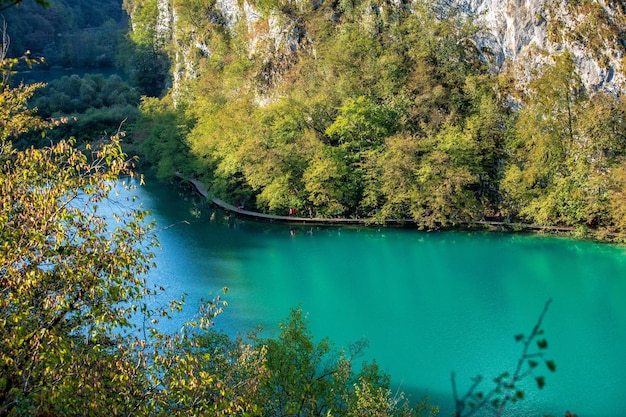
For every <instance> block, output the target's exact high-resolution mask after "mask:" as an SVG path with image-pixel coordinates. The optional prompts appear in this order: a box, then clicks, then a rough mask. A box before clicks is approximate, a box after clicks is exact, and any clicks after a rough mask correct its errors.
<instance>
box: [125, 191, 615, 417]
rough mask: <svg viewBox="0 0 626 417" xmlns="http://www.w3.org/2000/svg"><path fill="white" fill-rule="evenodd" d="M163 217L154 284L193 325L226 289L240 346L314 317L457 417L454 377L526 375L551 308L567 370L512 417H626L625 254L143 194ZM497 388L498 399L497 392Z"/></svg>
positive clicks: (557, 353) (175, 194) (531, 392)
mask: <svg viewBox="0 0 626 417" xmlns="http://www.w3.org/2000/svg"><path fill="white" fill-rule="evenodd" d="M136 193H138V194H139V196H140V199H141V201H142V202H143V205H144V207H145V208H147V209H149V210H151V211H152V213H153V216H154V218H155V220H156V222H157V226H158V228H159V232H158V237H159V239H160V241H161V245H162V249H161V250H158V251H157V253H156V255H157V257H156V264H157V268H156V269H155V270H154V271H153V272H152V273H151V275H150V276H149V280H150V281H151V282H154V283H157V284H159V285H163V286H164V287H165V288H166V289H167V296H168V297H170V298H176V297H179V296H180V295H181V294H182V293H186V294H187V307H186V309H185V311H184V317H181V318H180V319H178V320H174V321H172V322H171V323H169V324H168V326H169V330H172V331H174V330H176V328H177V326H179V325H180V323H181V321H182V320H183V319H184V318H185V317H189V316H190V315H193V313H194V311H195V309H196V307H197V305H198V302H199V299H200V298H209V299H210V298H212V297H214V296H215V295H217V294H219V293H220V289H221V288H222V287H228V288H229V289H230V290H229V292H228V294H227V295H226V297H225V298H226V299H227V300H228V303H229V305H228V307H227V308H226V311H225V312H224V313H223V315H221V316H220V317H218V319H217V323H216V325H217V326H218V327H219V328H221V329H223V330H224V331H225V332H227V333H229V334H231V335H235V334H237V333H239V332H242V333H245V332H247V331H248V330H250V329H253V328H255V327H256V326H257V325H259V324H261V325H263V326H264V328H265V329H266V331H268V332H275V331H276V329H277V324H278V322H279V320H281V319H283V318H285V317H286V316H287V315H288V312H289V309H290V308H293V307H298V306H300V307H301V308H302V309H303V310H304V311H305V312H308V313H309V319H310V324H311V329H312V331H313V334H314V335H315V336H316V337H319V338H321V337H325V336H328V337H329V338H330V339H331V340H333V341H334V342H335V343H336V345H337V346H339V347H341V346H347V345H348V344H350V343H352V342H355V341H357V340H359V339H362V338H367V339H368V340H369V349H368V351H367V354H366V359H368V360H369V359H371V358H376V360H377V362H378V363H379V365H380V366H381V367H382V369H383V370H385V371H387V372H389V373H390V374H391V375H392V381H393V383H394V386H399V387H400V389H402V390H404V391H405V392H407V393H409V394H410V395H411V396H412V398H414V399H420V398H421V397H422V396H425V395H428V396H430V398H431V402H432V403H436V404H439V405H440V406H441V408H442V412H441V414H440V415H441V416H445V417H448V416H450V413H451V410H452V404H451V402H452V394H451V384H450V374H451V372H452V371H455V372H456V374H457V382H458V385H459V390H460V391H464V390H465V389H466V388H467V387H468V386H469V385H470V384H471V378H472V377H474V376H476V375H478V374H480V375H483V376H484V377H485V379H486V380H487V381H489V380H491V379H492V378H493V377H495V376H497V375H498V374H499V373H501V372H503V371H506V370H513V368H514V366H515V361H516V358H517V356H518V355H519V352H520V351H521V349H522V345H521V344H520V343H516V342H515V340H514V335H516V334H518V333H526V334H528V332H530V330H531V329H532V327H533V325H534V324H535V322H536V320H537V317H538V316H539V314H540V312H541V310H542V308H543V306H544V304H545V302H546V300H547V299H549V298H551V299H553V302H552V304H551V307H550V310H549V312H548V314H547V316H546V317H545V320H544V326H543V328H544V330H545V337H546V338H547V340H548V342H549V348H548V350H547V352H546V355H547V356H546V357H547V358H548V359H553V360H554V361H555V362H556V366H557V371H556V372H555V373H550V372H549V371H548V370H547V369H546V368H545V367H543V368H541V369H542V373H543V374H544V375H545V376H546V382H547V383H546V386H545V388H544V389H543V390H541V391H539V390H537V389H536V388H535V387H534V386H533V385H530V386H529V387H528V390H527V392H526V394H527V398H526V399H525V400H524V401H522V402H520V403H519V404H516V405H514V406H513V407H511V408H510V409H509V410H510V411H509V413H510V414H509V415H512V416H513V415H514V416H543V415H554V416H564V415H565V411H566V410H570V411H572V412H575V413H577V414H578V416H579V417H621V416H624V415H626V396H625V395H624V383H625V382H626V355H625V353H626V349H625V347H626V303H625V301H626V253H625V251H624V248H622V247H617V246H609V245H601V244H594V243H590V242H579V241H573V240H569V239H564V238H554V237H543V236H533V235H514V234H497V233H470V232H431V233H426V232H420V231H416V230H406V229H387V228H381V229H377V228H373V229H372V228H360V229H359V228H311V227H295V228H294V227H289V226H286V225H273V224H265V223H255V222H250V221H242V220H236V219H227V218H225V214H224V213H221V214H219V212H218V213H217V214H213V216H212V218H213V221H211V220H210V218H211V211H210V210H209V209H208V208H206V207H205V208H198V205H197V204H196V203H197V201H196V202H194V201H191V200H190V199H187V198H185V194H184V193H183V194H181V193H180V192H179V190H177V189H176V188H175V187H173V186H172V187H170V186H167V185H163V184H159V183H156V182H155V181H149V182H148V185H147V186H145V187H141V188H140V189H139V190H137V191H136ZM487 388H490V387H489V386H485V389H487Z"/></svg>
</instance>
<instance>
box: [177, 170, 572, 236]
mask: <svg viewBox="0 0 626 417" xmlns="http://www.w3.org/2000/svg"><path fill="white" fill-rule="evenodd" d="M176 176H177V177H179V178H181V179H182V180H184V181H187V182H189V183H190V184H191V185H193V187H194V188H195V189H196V191H197V192H198V194H200V195H201V196H203V197H204V198H206V199H208V200H210V201H211V202H212V203H213V204H214V205H216V206H218V207H220V208H222V209H224V210H226V211H229V212H232V213H235V214H237V215H239V216H242V217H246V218H250V219H254V220H261V221H270V222H280V223H290V224H310V225H325V224H326V225H368V224H372V225H380V223H376V222H375V221H372V220H368V219H353V218H342V217H338V218H323V217H298V216H279V215H275V214H265V213H259V212H257V211H250V210H245V209H243V208H239V207H235V206H233V205H232V204H229V203H227V202H225V201H223V200H220V199H219V198H215V197H212V196H210V195H209V192H208V190H207V188H206V186H205V185H204V184H203V183H202V182H200V181H198V180H196V179H193V178H185V177H184V176H183V175H182V174H180V173H178V172H177V173H176ZM415 224H416V223H415V220H413V219H397V220H395V219H388V220H385V222H384V225H386V226H406V225H415ZM458 224H460V225H463V226H466V227H474V228H475V227H488V228H491V229H497V230H515V231H522V230H530V231H544V232H556V233H569V232H573V231H575V230H576V229H575V228H574V227H569V226H541V225H536V224H526V223H511V222H507V221H493V220H477V221H469V222H460V223H458Z"/></svg>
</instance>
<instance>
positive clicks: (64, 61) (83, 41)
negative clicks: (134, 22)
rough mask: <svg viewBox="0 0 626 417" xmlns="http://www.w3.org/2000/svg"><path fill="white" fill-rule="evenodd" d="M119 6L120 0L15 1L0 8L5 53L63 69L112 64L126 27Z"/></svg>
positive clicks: (123, 15)
mask: <svg viewBox="0 0 626 417" xmlns="http://www.w3.org/2000/svg"><path fill="white" fill-rule="evenodd" d="M2 3H13V2H12V1H4V2H2ZM2 3H0V9H1V8H2ZM121 4H122V2H121V0H100V1H97V2H94V1H90V0H54V1H42V0H24V1H20V2H19V4H18V5H17V6H15V7H10V8H8V9H6V10H5V11H4V12H3V15H4V19H5V21H6V29H7V34H8V36H9V38H10V44H9V55H10V56H19V55H21V54H23V53H24V52H25V51H30V52H31V54H32V55H33V56H36V57H39V56H43V57H45V58H46V62H47V63H48V65H49V66H56V65H58V66H62V67H65V68H69V67H74V68H84V67H91V68H101V67H112V66H114V65H115V62H116V58H117V48H118V43H119V42H120V40H121V39H122V36H123V34H124V33H125V31H126V30H127V27H126V25H127V20H128V18H127V16H126V15H125V14H124V12H123V11H122V10H121ZM42 5H44V6H46V7H41V6H42Z"/></svg>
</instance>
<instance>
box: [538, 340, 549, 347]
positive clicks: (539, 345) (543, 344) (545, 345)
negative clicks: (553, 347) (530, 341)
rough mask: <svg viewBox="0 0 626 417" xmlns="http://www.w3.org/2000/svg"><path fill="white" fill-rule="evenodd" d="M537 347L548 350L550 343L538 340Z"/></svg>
mask: <svg viewBox="0 0 626 417" xmlns="http://www.w3.org/2000/svg"><path fill="white" fill-rule="evenodd" d="M537 346H538V347H539V349H547V348H548V341H547V340H546V339H541V340H537Z"/></svg>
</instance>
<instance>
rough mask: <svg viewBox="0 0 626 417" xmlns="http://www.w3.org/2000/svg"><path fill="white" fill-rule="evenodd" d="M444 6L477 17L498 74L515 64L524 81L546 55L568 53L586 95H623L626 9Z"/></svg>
mask: <svg viewBox="0 0 626 417" xmlns="http://www.w3.org/2000/svg"><path fill="white" fill-rule="evenodd" d="M445 6H447V7H456V8H458V9H460V10H461V11H462V12H463V13H466V14H468V15H470V16H473V17H474V18H475V19H476V22H477V23H478V24H480V25H482V26H483V27H484V28H485V31H484V32H483V37H482V38H481V39H480V43H481V44H482V45H484V46H486V47H488V48H490V49H491V51H492V52H493V53H494V55H495V57H496V59H495V65H496V68H499V69H501V68H503V67H504V66H505V65H507V64H508V63H513V64H515V65H516V66H517V67H518V73H519V74H520V76H522V77H524V75H526V76H528V75H529V73H530V71H529V70H530V69H533V68H536V67H537V66H540V65H541V63H542V61H544V60H545V59H546V55H550V54H551V53H557V52H562V51H565V50H569V51H571V52H572V53H573V55H574V59H575V62H576V64H577V67H578V71H579V74H580V76H581V78H582V81H583V83H584V84H585V86H586V87H587V88H588V89H590V90H604V91H611V92H613V93H617V92H623V91H624V90H625V87H626V86H625V82H626V79H625V77H624V46H625V43H624V42H625V36H624V35H625V27H624V23H625V20H624V7H625V6H624V5H623V3H620V2H612V1H605V0H588V1H569V0H561V1H546V0H454V1H452V2H449V1H448V2H445ZM539 52H541V53H539Z"/></svg>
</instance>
